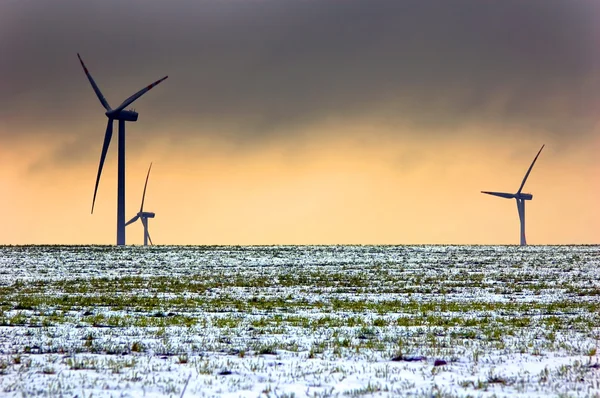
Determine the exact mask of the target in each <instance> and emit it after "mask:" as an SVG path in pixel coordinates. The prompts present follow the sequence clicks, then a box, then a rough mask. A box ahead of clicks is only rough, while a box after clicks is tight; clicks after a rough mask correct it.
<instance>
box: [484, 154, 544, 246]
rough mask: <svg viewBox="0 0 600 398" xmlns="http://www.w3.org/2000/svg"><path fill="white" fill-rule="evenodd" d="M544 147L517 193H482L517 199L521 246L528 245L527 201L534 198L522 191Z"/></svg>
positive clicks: (536, 156)
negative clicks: (526, 237) (526, 226)
mask: <svg viewBox="0 0 600 398" xmlns="http://www.w3.org/2000/svg"><path fill="white" fill-rule="evenodd" d="M542 149H544V145H542V147H541V148H540V150H539V152H538V153H537V155H535V158H534V159H533V162H532V163H531V166H529V169H528V170H527V173H525V178H523V182H521V186H520V187H519V190H518V191H517V193H505V192H489V191H481V193H485V194H488V195H494V196H499V197H501V198H505V199H515V200H516V201H517V210H518V211H519V219H520V220H521V246H527V241H526V240H525V201H526V200H531V199H533V195H532V194H530V193H522V192H521V191H522V190H523V186H525V181H527V177H529V173H531V169H532V168H533V165H534V164H535V161H536V160H537V158H538V156H540V153H541V152H542Z"/></svg>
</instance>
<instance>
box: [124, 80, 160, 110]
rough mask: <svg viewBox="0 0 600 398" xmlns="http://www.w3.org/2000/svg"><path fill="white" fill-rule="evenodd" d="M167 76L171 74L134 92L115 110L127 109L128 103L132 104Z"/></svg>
mask: <svg viewBox="0 0 600 398" xmlns="http://www.w3.org/2000/svg"><path fill="white" fill-rule="evenodd" d="M167 77H169V76H165V77H163V78H162V79H159V80H157V81H155V82H154V83H152V84H151V85H149V86H147V87H144V88H143V89H141V90H140V91H138V92H137V93H135V94H133V95H132V96H131V97H129V98H127V99H126V100H125V101H123V103H122V104H121V105H119V106H118V107H117V108H116V109H115V110H114V112H116V113H118V112H121V111H122V110H123V109H125V107H127V106H128V105H130V104H131V103H132V102H133V101H135V100H136V99H138V98H140V97H141V96H142V95H144V94H146V93H147V92H148V91H149V90H150V89H152V88H153V87H154V86H156V85H158V83H160V82H162V81H163V80H165V79H166V78H167Z"/></svg>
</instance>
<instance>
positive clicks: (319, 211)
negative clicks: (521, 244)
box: [0, 0, 600, 245]
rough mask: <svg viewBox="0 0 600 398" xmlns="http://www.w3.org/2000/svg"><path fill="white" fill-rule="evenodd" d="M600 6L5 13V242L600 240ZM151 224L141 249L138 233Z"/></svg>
mask: <svg viewBox="0 0 600 398" xmlns="http://www.w3.org/2000/svg"><path fill="white" fill-rule="evenodd" d="M599 18H600V2H598V1H596V0H560V1H559V0H528V1H523V0H503V1H491V0H490V1H481V0H455V1H447V0H428V1H422V0H406V1H397V0H360V1H359V0H199V1H197V0H173V1H169V2H165V1H159V0H128V1H117V0H104V1H95V2H92V1H89V2H88V1H86V2H82V1H79V0H56V1H52V2H50V1H45V0H18V1H17V0H1V1H0V54H2V56H1V57H0V76H2V78H1V79H0V218H1V219H2V226H1V227H0V244H114V242H115V240H116V184H117V178H116V177H117V176H116V171H117V157H116V153H117V145H116V129H117V125H116V124H115V135H114V137H113V142H112V143H111V148H110V149H109V152H108V157H107V161H106V164H105V166H104V170H103V174H102V178H101V180H100V186H99V190H98V196H97V199H96V206H95V210H94V214H93V215H92V214H90V209H91V202H92V195H93V188H94V183H95V177H96V173H97V169H98V162H99V157H100V151H101V146H102V141H103V139H104V130H105V128H106V116H105V115H104V109H103V108H102V106H101V104H100V102H99V101H98V99H97V98H96V96H95V95H94V92H93V90H92V88H91V86H90V84H89V83H88V81H87V79H86V77H85V74H84V73H83V70H82V68H81V65H80V64H79V62H78V59H77V53H80V54H81V56H82V58H83V59H84V61H85V62H86V65H87V67H88V69H89V71H90V73H91V74H92V75H93V77H94V78H95V80H96V82H97V84H98V86H99V87H100V89H101V90H102V92H103V94H104V96H105V97H106V99H107V100H108V102H109V103H110V105H111V106H112V107H116V106H117V105H118V104H120V103H121V102H122V101H123V100H124V99H125V98H127V97H129V96H130V95H131V94H133V93H134V92H136V91H138V90H139V89H141V88H142V87H145V86H146V85H148V84H150V83H151V82H153V81H155V80H157V79H159V78H161V77H163V76H165V75H168V76H169V78H168V79H167V80H165V81H164V82H162V83H161V84H160V85H158V86H157V87H155V88H154V89H153V90H152V91H150V92H149V93H147V94H146V95H144V96H143V97H141V98H140V99H138V100H137V101H136V102H135V103H133V104H132V108H135V110H136V111H137V112H139V119H138V121H137V122H135V123H128V124H127V132H126V150H127V164H126V211H127V214H126V218H128V219H129V218H131V217H133V216H134V215H135V213H136V212H137V211H138V210H139V206H140V202H141V195H142V190H143V185H144V179H145V175H146V172H147V170H148V166H149V164H150V162H153V166H152V173H151V175H150V180H149V183H148V190H147V194H146V201H145V206H144V207H145V210H146V211H154V212H155V213H156V218H154V219H152V220H150V234H151V236H152V240H153V241H154V243H155V244H194V245H204V244H207V245H212V244H233V245H245V244H517V243H518V241H519V219H518V213H517V208H516V205H515V203H514V201H513V200H506V199H501V198H497V197H491V196H488V195H483V194H481V193H480V191H482V190H491V191H503V192H516V190H517V189H518V187H519V185H520V183H521V180H522V179H523V177H524V175H525V172H526V170H527V168H528V167H529V165H530V164H531V161H532V160H533V158H534V156H535V154H536V153H537V151H538V150H539V148H540V147H541V146H542V144H545V145H546V146H545V148H544V150H543V151H542V153H541V155H540V157H539V159H538V161H537V163H536V165H535V167H534V169H533V171H532V173H531V175H530V177H529V179H528V180H527V183H526V185H525V189H524V191H526V192H530V193H532V194H533V196H534V198H533V200H532V201H529V202H527V204H526V223H527V224H526V229H527V239H528V243H530V244H595V243H600V227H599V226H600V210H599V208H600V206H598V203H599V202H600V181H599V177H598V176H600V159H599V157H598V153H599V150H600V118H599V116H598V112H597V110H598V109H600V27H598V24H597V21H598V20H599ZM142 238H143V228H142V226H141V223H138V224H135V225H131V226H128V227H127V243H128V244H140V243H142V241H143V239H142Z"/></svg>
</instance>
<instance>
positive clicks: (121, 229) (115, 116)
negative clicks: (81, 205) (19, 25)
mask: <svg viewBox="0 0 600 398" xmlns="http://www.w3.org/2000/svg"><path fill="white" fill-rule="evenodd" d="M77 57H78V58H79V62H81V66H82V67H83V70H84V72H85V74H86V76H87V78H88V80H89V81H90V84H91V85H92V88H93V89H94V92H95V93H96V96H97V97H98V99H99V100H100V103H101V104H102V106H103V107H104V109H106V113H105V115H106V117H108V124H107V126H106V133H105V135H104V143H103V144H102V153H101V155H100V164H99V166H98V175H97V176H96V185H95V187H94V199H93V200H92V214H94V204H95V203H96V193H97V192H98V183H99V182H100V175H101V174H102V167H103V166H104V160H105V159H106V153H107V152H108V146H109V145H110V139H111V137H112V130H113V120H118V121H119V164H118V173H117V175H118V183H117V184H118V186H117V245H124V244H125V122H135V121H137V119H138V113H137V112H135V111H134V110H132V109H131V110H126V109H125V108H126V107H127V106H129V105H131V103H132V102H134V101H135V100H137V99H138V98H140V97H141V96H142V95H144V94H145V93H146V92H148V91H149V90H150V89H151V88H153V87H154V86H156V85H157V84H158V83H160V82H162V81H163V80H165V79H166V78H167V77H168V76H165V77H163V78H162V79H160V80H157V81H155V82H154V83H152V84H151V85H149V86H147V87H144V88H143V89H141V90H140V91H138V92H137V93H135V94H133V95H132V96H131V97H129V98H127V99H126V100H125V101H123V103H122V104H121V105H119V106H118V107H117V108H115V109H112V108H111V107H110V105H109V104H108V102H107V101H106V99H105V98H104V95H102V92H101V91H100V89H99V88H98V86H97V85H96V82H95V81H94V79H93V78H92V75H90V73H89V72H88V69H87V68H86V66H85V64H84V63H83V60H82V59H81V56H80V55H79V54H77Z"/></svg>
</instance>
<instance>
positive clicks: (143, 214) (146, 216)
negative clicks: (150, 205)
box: [125, 163, 156, 246]
mask: <svg viewBox="0 0 600 398" xmlns="http://www.w3.org/2000/svg"><path fill="white" fill-rule="evenodd" d="M150 169H152V163H150V167H148V174H146V183H145V184H144V193H143V194H142V205H141V206H140V211H139V212H138V213H137V214H136V215H135V217H133V218H132V219H131V220H129V221H127V224H125V226H128V225H129V224H133V223H134V222H136V221H137V220H138V219H140V220H141V221H142V224H143V225H144V246H148V241H150V244H151V245H152V244H153V243H152V239H151V238H150V233H149V232H148V219H149V218H154V216H155V215H156V214H155V213H152V212H147V211H144V199H145V198H146V187H147V186H148V177H150Z"/></svg>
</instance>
